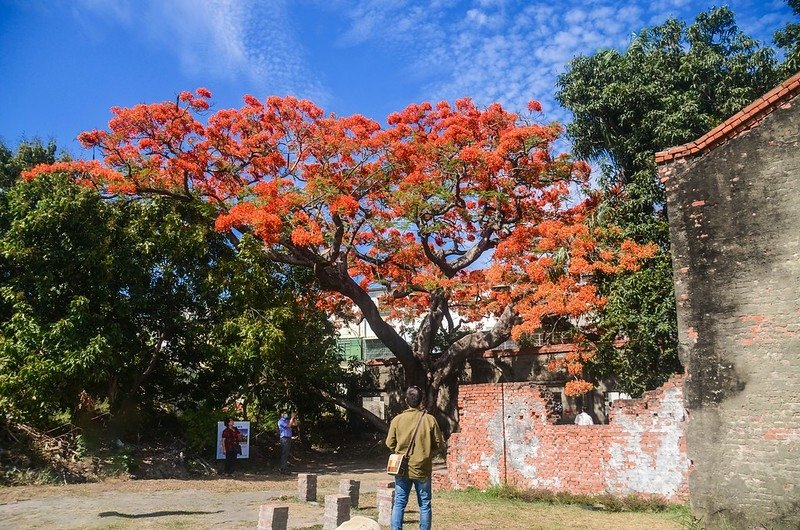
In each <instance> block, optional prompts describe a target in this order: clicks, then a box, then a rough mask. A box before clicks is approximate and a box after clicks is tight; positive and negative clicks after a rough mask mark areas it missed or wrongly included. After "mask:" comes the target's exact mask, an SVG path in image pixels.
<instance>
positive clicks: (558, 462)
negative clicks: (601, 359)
mask: <svg viewBox="0 0 800 530" xmlns="http://www.w3.org/2000/svg"><path fill="white" fill-rule="evenodd" d="M682 377H683V376H675V377H673V378H672V379H670V380H669V381H668V382H667V383H665V384H664V386H662V387H661V388H659V389H658V390H654V391H652V392H647V393H645V395H644V396H642V398H641V399H632V400H619V401H616V402H615V403H614V404H613V405H612V407H611V411H610V421H611V423H610V424H608V425H593V426H577V425H554V424H553V423H552V417H551V416H550V415H549V407H550V405H551V403H550V401H549V392H548V391H547V390H546V389H545V388H543V387H541V386H538V385H536V384H534V383H498V384H482V385H463V386H461V387H459V397H458V407H459V416H460V430H459V432H458V433H455V434H453V435H452V436H451V437H450V440H449V442H448V454H447V473H446V474H442V475H439V476H437V477H436V481H437V486H438V487H441V488H455V489H461V488H465V487H468V486H474V487H478V488H485V487H487V486H491V485H496V484H503V483H508V484H511V485H515V486H518V487H524V488H546V489H550V490H555V491H566V492H570V493H576V494H579V493H585V494H600V493H613V494H621V495H625V494H630V493H638V494H643V495H658V496H662V497H665V498H667V499H671V500H676V501H677V500H684V499H686V498H687V497H688V484H687V477H688V472H689V461H688V459H687V457H686V444H685V439H684V434H683V426H684V408H683V379H682Z"/></svg>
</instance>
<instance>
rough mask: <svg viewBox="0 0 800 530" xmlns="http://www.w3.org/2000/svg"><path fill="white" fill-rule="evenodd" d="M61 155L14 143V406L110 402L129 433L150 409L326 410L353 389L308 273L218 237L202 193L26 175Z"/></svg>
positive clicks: (5, 327) (2, 329) (9, 370)
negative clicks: (128, 193)
mask: <svg viewBox="0 0 800 530" xmlns="http://www.w3.org/2000/svg"><path fill="white" fill-rule="evenodd" d="M54 152H55V147H54V146H49V147H47V148H45V147H43V146H41V145H40V144H36V145H33V146H29V145H27V144H23V145H22V146H20V148H19V151H18V153H17V154H16V155H13V156H12V155H11V154H10V152H9V151H8V150H7V149H5V148H4V147H2V148H0V169H2V171H3V173H2V175H3V182H5V183H7V185H6V187H4V188H2V189H0V192H2V193H1V194H0V224H2V228H3V229H2V230H0V317H1V318H0V410H3V412H4V413H5V414H7V415H8V416H9V417H11V418H14V419H16V420H25V421H33V422H39V423H46V422H47V421H48V418H51V417H53V415H55V414H59V413H61V412H63V411H65V410H66V411H69V412H70V413H71V415H72V416H73V419H76V418H77V416H78V412H79V409H80V407H82V406H84V405H85V404H83V403H82V400H81V398H80V396H81V395H84V396H86V395H88V396H89V397H90V401H92V402H93V405H92V406H93V407H96V406H97V403H100V402H106V401H107V402H108V403H109V410H110V412H111V418H110V419H109V421H108V423H107V425H108V426H109V428H111V427H114V426H116V427H114V429H115V433H117V434H116V435H123V434H125V433H130V432H133V433H135V432H137V431H136V429H137V424H139V423H141V422H142V421H145V419H146V418H147V417H148V412H147V409H150V410H162V411H163V410H177V411H180V410H195V409H197V408H198V407H201V408H206V409H218V408H220V407H222V406H223V405H225V404H226V403H231V402H232V401H233V400H235V399H243V400H244V402H245V403H248V405H250V409H251V410H253V409H254V407H261V408H266V409H275V408H276V407H277V406H278V405H279V403H295V404H300V405H301V406H299V407H298V408H302V409H304V412H306V413H308V414H316V413H319V412H321V411H323V410H325V407H324V406H323V404H322V403H321V400H320V398H318V390H319V389H325V390H327V391H328V392H334V393H335V392H338V391H339V386H338V385H339V384H340V383H341V382H342V381H343V378H344V372H343V370H342V369H341V368H340V364H339V363H340V359H339V356H338V354H337V353H336V351H335V342H334V338H333V330H332V328H331V326H330V324H329V322H328V321H327V319H326V318H325V316H324V315H323V314H322V313H321V312H319V311H318V310H316V309H315V308H314V307H313V305H311V304H310V303H309V302H306V301H304V300H307V297H306V296H305V295H306V294H308V293H309V292H310V281H309V280H310V279H309V278H308V277H307V274H302V273H298V272H297V271H295V270H292V269H290V268H286V267H279V266H277V265H274V264H272V263H270V262H269V261H267V260H266V258H265V257H264V254H263V252H262V251H261V249H260V247H259V245H258V243H257V242H256V241H255V240H254V239H252V238H249V237H247V236H245V237H244V238H243V239H242V241H241V242H240V243H239V244H234V243H233V242H232V241H231V240H230V239H228V237H227V236H226V235H224V234H221V233H218V232H216V231H215V230H214V229H213V212H212V210H211V208H210V206H209V205H207V204H205V203H203V202H200V201H191V202H185V203H184V202H178V201H171V200H165V199H161V198H158V197H156V198H151V199H124V198H120V197H117V198H112V199H111V200H107V199H104V198H102V197H100V196H99V195H98V194H97V193H96V191H94V190H92V189H89V188H86V187H82V186H78V185H76V184H75V183H73V182H72V181H71V180H69V179H68V178H67V177H65V176H62V175H58V174H52V175H44V176H41V177H39V178H37V179H35V180H33V181H30V182H27V181H23V180H20V179H19V174H20V172H21V171H22V170H23V169H25V168H26V167H28V166H29V165H30V164H31V163H35V162H40V161H47V160H48V159H50V160H51V159H52V157H53V156H54ZM48 157H49V158H48ZM123 431H125V432H123Z"/></svg>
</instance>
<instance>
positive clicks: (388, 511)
mask: <svg viewBox="0 0 800 530" xmlns="http://www.w3.org/2000/svg"><path fill="white" fill-rule="evenodd" d="M377 505H378V523H379V524H381V525H383V526H388V525H390V524H392V507H393V506H394V488H378V493H377Z"/></svg>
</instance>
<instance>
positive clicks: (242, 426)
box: [217, 421, 250, 460]
mask: <svg viewBox="0 0 800 530" xmlns="http://www.w3.org/2000/svg"><path fill="white" fill-rule="evenodd" d="M233 425H234V426H235V427H236V428H237V429H239V434H241V435H242V439H241V441H240V442H239V445H240V446H241V447H242V454H240V455H239V456H238V457H236V458H237V460H241V459H242V458H250V422H249V421H234V422H233ZM224 430H225V422H222V421H219V422H217V460H225V453H224V452H223V451H222V431H224Z"/></svg>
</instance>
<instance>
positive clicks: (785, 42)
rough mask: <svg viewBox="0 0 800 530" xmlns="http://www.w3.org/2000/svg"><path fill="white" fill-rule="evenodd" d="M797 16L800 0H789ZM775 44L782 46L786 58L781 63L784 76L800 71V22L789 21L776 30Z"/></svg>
mask: <svg viewBox="0 0 800 530" xmlns="http://www.w3.org/2000/svg"><path fill="white" fill-rule="evenodd" d="M786 3H787V4H789V7H790V8H792V11H793V12H794V14H795V16H798V17H800V0H787V2H786ZM773 41H774V42H775V45H776V46H778V47H779V48H782V49H783V51H784V53H785V54H786V58H785V60H784V62H783V64H782V65H781V72H782V76H783V77H789V76H791V75H794V74H796V73H797V72H798V71H800V23H797V22H790V23H787V24H786V26H784V27H783V29H781V30H779V31H776V32H775V37H774V39H773Z"/></svg>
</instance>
